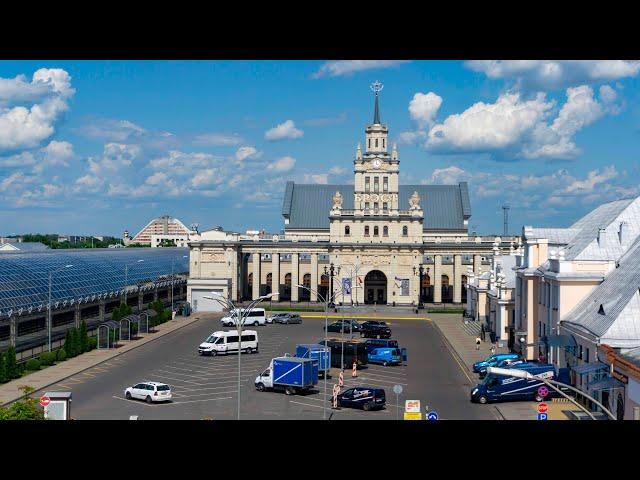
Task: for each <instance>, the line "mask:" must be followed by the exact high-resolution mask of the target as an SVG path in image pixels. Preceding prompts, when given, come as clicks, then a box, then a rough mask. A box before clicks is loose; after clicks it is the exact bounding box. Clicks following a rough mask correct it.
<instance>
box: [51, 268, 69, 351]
mask: <svg viewBox="0 0 640 480" xmlns="http://www.w3.org/2000/svg"><path fill="white" fill-rule="evenodd" d="M71 267H73V265H65V266H64V267H60V268H58V269H56V270H52V271H51V272H49V305H48V307H47V334H48V337H49V351H51V324H52V320H51V300H52V299H51V287H52V285H53V274H54V273H58V272H61V271H62V270H64V269H65V268H71Z"/></svg>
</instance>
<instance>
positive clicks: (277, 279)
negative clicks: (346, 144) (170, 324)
mask: <svg viewBox="0 0 640 480" xmlns="http://www.w3.org/2000/svg"><path fill="white" fill-rule="evenodd" d="M372 87H373V90H374V92H375V107H374V119H373V123H372V124H370V125H367V126H366V128H365V149H364V152H363V151H362V147H361V145H360V144H358V146H357V148H356V154H355V158H354V160H353V172H354V183H353V184H350V185H303V184H296V183H294V182H287V186H286V190H285V195H284V200H283V207H282V216H283V217H284V234H283V235H273V236H272V237H271V238H268V239H264V238H259V237H258V236H256V237H254V238H253V239H246V240H239V239H233V238H230V239H229V240H225V241H222V240H214V239H211V240H207V239H206V238H204V237H202V238H201V239H199V240H197V241H192V242H190V247H191V259H190V264H191V267H190V279H189V285H188V298H189V300H190V301H191V303H192V306H193V308H194V310H196V311H198V310H200V311H203V310H213V309H216V308H215V302H214V301H211V300H207V299H205V298H204V297H205V296H208V295H210V292H211V290H219V291H222V292H224V294H225V295H229V296H230V298H232V299H234V300H235V301H239V300H249V299H252V298H257V297H258V296H260V295H264V294H266V293H270V292H272V291H275V290H276V288H277V289H278V291H279V293H280V296H279V301H291V302H299V301H312V302H316V301H323V299H329V300H333V301H334V302H335V303H341V302H345V303H349V304H350V303H352V302H353V303H358V304H362V303H377V304H388V305H417V304H418V303H420V302H433V303H440V302H452V303H458V304H460V303H463V302H464V296H465V288H464V285H465V282H466V273H467V269H468V268H469V267H471V268H472V271H473V272H475V273H476V274H479V273H481V271H484V270H486V269H487V268H488V264H489V262H488V257H489V256H490V255H491V254H492V252H493V249H494V247H497V248H499V249H501V250H502V249H504V250H505V251H507V250H508V249H509V247H510V245H512V243H511V241H512V240H513V239H501V238H499V237H490V238H488V237H470V236H469V234H468V221H469V218H470V216H471V205H470V201H469V194H468V190H467V184H466V183H465V182H461V183H459V184H458V185H400V184H399V179H398V176H399V172H400V161H399V157H398V150H397V147H396V145H395V144H394V145H393V146H392V147H391V152H390V153H389V142H388V140H389V138H388V137H389V129H388V127H387V126H386V125H384V124H382V123H381V121H380V108H379V91H380V90H381V87H382V86H381V85H380V84H379V83H377V82H376V83H375V84H374V85H372ZM332 267H333V268H332ZM332 271H333V276H332V275H331V272H332ZM420 279H422V282H421V281H420ZM276 285H277V287H276ZM296 285H302V286H301V287H296ZM274 301H276V300H275V299H274Z"/></svg>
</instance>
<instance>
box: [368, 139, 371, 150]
mask: <svg viewBox="0 0 640 480" xmlns="http://www.w3.org/2000/svg"><path fill="white" fill-rule="evenodd" d="M368 145H369V148H371V139H369V143H368Z"/></svg>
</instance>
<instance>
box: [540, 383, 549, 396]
mask: <svg viewBox="0 0 640 480" xmlns="http://www.w3.org/2000/svg"><path fill="white" fill-rule="evenodd" d="M538 395H540V396H541V397H542V398H544V397H546V396H547V395H549V389H548V388H547V387H545V386H544V385H543V386H542V387H540V388H538Z"/></svg>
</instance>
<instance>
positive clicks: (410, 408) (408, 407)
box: [404, 400, 420, 413]
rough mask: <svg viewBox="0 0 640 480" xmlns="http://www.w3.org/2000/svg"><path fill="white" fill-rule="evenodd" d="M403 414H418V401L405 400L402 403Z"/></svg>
mask: <svg viewBox="0 0 640 480" xmlns="http://www.w3.org/2000/svg"><path fill="white" fill-rule="evenodd" d="M404 411H405V412H411V413H415V412H420V400H405V402H404Z"/></svg>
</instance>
